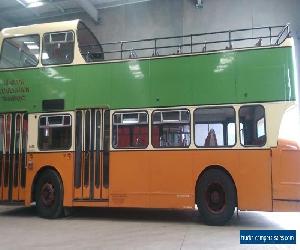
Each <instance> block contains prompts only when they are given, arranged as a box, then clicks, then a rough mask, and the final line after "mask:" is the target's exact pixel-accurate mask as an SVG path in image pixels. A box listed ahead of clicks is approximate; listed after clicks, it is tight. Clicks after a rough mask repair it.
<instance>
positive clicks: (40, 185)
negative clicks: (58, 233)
mask: <svg viewBox="0 0 300 250" xmlns="http://www.w3.org/2000/svg"><path fill="white" fill-rule="evenodd" d="M35 194H36V208H37V212H38V214H39V216H40V217H42V218H47V219H55V218H57V217H59V216H61V215H62V213H63V185H62V181H61V179H60V177H59V175H58V173H57V172H55V171H53V170H50V169H47V170H45V171H44V172H43V173H42V174H41V176H40V177H39V179H38V181H37V186H36V192H35Z"/></svg>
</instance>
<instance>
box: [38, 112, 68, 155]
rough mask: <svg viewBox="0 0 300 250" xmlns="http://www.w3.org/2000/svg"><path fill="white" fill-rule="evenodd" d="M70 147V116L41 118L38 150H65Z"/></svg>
mask: <svg viewBox="0 0 300 250" xmlns="http://www.w3.org/2000/svg"><path fill="white" fill-rule="evenodd" d="M71 145H72V125H71V116H70V115H51V116H41V117H40V120H39V136H38V146H39V149H40V150H67V149H70V147H71Z"/></svg>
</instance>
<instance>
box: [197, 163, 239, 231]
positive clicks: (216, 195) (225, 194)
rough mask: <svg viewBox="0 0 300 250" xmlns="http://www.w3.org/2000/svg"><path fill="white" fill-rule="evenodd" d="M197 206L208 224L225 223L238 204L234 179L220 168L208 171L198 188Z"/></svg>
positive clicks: (202, 177)
mask: <svg viewBox="0 0 300 250" xmlns="http://www.w3.org/2000/svg"><path fill="white" fill-rule="evenodd" d="M196 196H197V206H198V211H199V213H200V214H201V215H202V216H203V220H204V222H205V223H206V224H208V225H224V224H225V223H226V222H228V221H229V220H230V219H231V217H232V215H233V213H234V209H235V206H236V191H235V186H234V183H233V182H232V179H231V178H230V177H229V176H228V175H227V174H226V173H225V172H224V171H222V170H220V169H211V170H208V171H206V172H205V173H204V174H203V175H202V176H201V177H200V179H199V181H198V184H197V189H196Z"/></svg>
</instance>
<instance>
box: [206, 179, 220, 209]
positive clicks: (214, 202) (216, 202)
mask: <svg viewBox="0 0 300 250" xmlns="http://www.w3.org/2000/svg"><path fill="white" fill-rule="evenodd" d="M205 196H206V199H205V200H206V205H207V207H208V209H209V210H210V211H211V212H213V213H221V212H222V211H223V209H224V207H225V191H224V188H223V186H222V185H221V184H220V183H211V184H209V185H208V188H207V190H206V193H205Z"/></svg>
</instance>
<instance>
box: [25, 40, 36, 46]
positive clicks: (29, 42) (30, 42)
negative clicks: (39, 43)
mask: <svg viewBox="0 0 300 250" xmlns="http://www.w3.org/2000/svg"><path fill="white" fill-rule="evenodd" d="M24 43H25V44H26V45H27V44H35V42H32V41H28V42H24Z"/></svg>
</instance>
